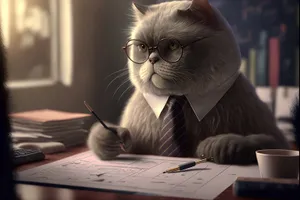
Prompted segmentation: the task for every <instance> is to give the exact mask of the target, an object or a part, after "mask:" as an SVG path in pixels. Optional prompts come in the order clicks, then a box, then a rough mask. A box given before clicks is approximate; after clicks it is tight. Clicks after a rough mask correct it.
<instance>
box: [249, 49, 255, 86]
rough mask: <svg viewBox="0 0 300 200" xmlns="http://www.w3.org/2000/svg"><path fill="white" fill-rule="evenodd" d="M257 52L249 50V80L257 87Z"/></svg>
mask: <svg viewBox="0 0 300 200" xmlns="http://www.w3.org/2000/svg"><path fill="white" fill-rule="evenodd" d="M255 76H256V50H255V49H254V48H251V49H250V50H249V79H250V81H251V83H252V84H253V85H256V80H255V79H256V78H255Z"/></svg>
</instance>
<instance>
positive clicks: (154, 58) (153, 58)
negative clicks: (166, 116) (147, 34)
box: [149, 53, 159, 65]
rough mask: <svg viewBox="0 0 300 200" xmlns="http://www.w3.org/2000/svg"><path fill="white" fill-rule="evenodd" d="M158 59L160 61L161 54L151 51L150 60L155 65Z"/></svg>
mask: <svg viewBox="0 0 300 200" xmlns="http://www.w3.org/2000/svg"><path fill="white" fill-rule="evenodd" d="M157 61H159V56H158V55H157V54H156V53H151V55H150V56H149V62H150V63H151V64H152V65H154V64H155V63H156V62H157Z"/></svg>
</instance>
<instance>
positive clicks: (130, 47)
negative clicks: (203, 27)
mask: <svg viewBox="0 0 300 200" xmlns="http://www.w3.org/2000/svg"><path fill="white" fill-rule="evenodd" d="M202 39H204V38H201V39H198V40H195V41H193V42H191V43H189V44H188V45H190V44H192V43H194V42H197V41H200V40H202ZM188 45H185V46H183V45H182V44H180V42H179V41H178V40H176V39H162V40H160V41H159V42H158V43H157V45H156V46H154V47H149V46H148V45H147V44H146V43H145V42H143V41H141V40H135V39H132V40H129V41H128V42H127V43H126V45H125V47H123V49H124V51H125V53H126V55H127V57H128V58H129V59H130V60H131V61H132V62H134V63H136V64H143V63H145V62H146V61H147V60H148V59H149V57H150V55H151V53H152V52H154V51H156V50H157V53H158V55H159V56H160V58H161V59H163V60H164V61H166V62H168V63H176V62H178V61H179V60H180V59H181V58H182V55H183V50H184V48H185V47H187V46H188Z"/></svg>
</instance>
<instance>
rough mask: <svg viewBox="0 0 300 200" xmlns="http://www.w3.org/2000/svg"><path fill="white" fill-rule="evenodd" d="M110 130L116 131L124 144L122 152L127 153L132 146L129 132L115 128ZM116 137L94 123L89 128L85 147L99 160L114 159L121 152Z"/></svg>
mask: <svg viewBox="0 0 300 200" xmlns="http://www.w3.org/2000/svg"><path fill="white" fill-rule="evenodd" d="M110 127H111V126H110ZM112 128H114V129H115V130H117V133H118V136H119V137H120V138H121V139H122V141H123V142H124V144H125V145H124V148H125V149H124V150H125V151H126V152H129V151H130V149H131V146H132V143H131V138H130V133H129V131H128V130H127V129H125V128H121V127H117V126H113V127H112ZM118 136H116V135H115V134H114V133H113V132H111V131H109V130H107V129H105V128H104V127H103V126H102V125H101V124H100V123H96V124H94V125H93V126H92V128H91V131H90V134H89V137H88V140H87V145H88V147H89V148H90V149H91V150H92V151H93V152H94V153H95V154H96V155H97V156H98V157H99V158H100V159H101V160H110V159H114V158H115V157H117V156H118V155H119V154H120V153H121V152H123V150H122V148H121V146H120V139H119V137H118Z"/></svg>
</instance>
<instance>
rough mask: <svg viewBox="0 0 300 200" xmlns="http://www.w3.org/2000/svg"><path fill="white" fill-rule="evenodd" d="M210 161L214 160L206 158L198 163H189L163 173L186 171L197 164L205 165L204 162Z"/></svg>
mask: <svg viewBox="0 0 300 200" xmlns="http://www.w3.org/2000/svg"><path fill="white" fill-rule="evenodd" d="M210 160H212V158H211V159H207V158H204V159H201V160H197V161H192V162H187V163H184V164H181V165H179V166H177V167H174V168H171V169H168V170H166V171H164V172H163V173H172V172H177V171H181V170H185V169H188V168H191V167H194V166H195V165H197V164H200V163H204V162H207V161H210Z"/></svg>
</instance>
